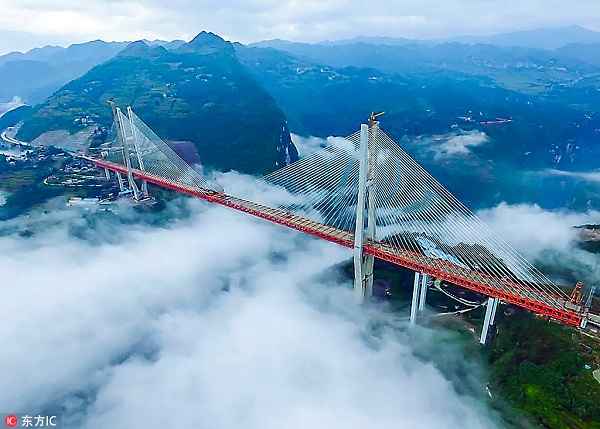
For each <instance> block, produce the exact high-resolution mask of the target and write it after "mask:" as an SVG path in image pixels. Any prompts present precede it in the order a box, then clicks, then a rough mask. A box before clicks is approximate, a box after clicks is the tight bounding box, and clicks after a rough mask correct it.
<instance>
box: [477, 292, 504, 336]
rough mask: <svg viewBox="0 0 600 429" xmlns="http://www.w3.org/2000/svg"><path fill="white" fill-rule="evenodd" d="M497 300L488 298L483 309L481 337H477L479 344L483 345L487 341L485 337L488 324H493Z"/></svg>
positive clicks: (488, 327)
mask: <svg viewBox="0 0 600 429" xmlns="http://www.w3.org/2000/svg"><path fill="white" fill-rule="evenodd" d="M498 301H499V299H498V298H492V297H489V298H488V302H487V305H486V309H485V317H484V319H483V327H482V329H481V337H480V338H479V344H482V345H485V344H486V343H487V337H488V332H489V329H490V326H493V325H494V319H495V317H496V310H497V309H498Z"/></svg>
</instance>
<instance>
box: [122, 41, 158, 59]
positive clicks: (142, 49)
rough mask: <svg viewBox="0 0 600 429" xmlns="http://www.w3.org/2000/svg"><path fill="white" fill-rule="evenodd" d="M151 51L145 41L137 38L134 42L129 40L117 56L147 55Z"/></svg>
mask: <svg viewBox="0 0 600 429" xmlns="http://www.w3.org/2000/svg"><path fill="white" fill-rule="evenodd" d="M150 51H151V48H150V46H148V45H147V44H146V43H145V42H143V41H141V40H138V41H136V42H131V43H130V44H129V45H127V46H126V47H125V49H123V50H122V51H121V52H119V54H118V56H120V57H137V56H142V55H147V54H149V53H150Z"/></svg>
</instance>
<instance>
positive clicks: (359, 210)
mask: <svg viewBox="0 0 600 429" xmlns="http://www.w3.org/2000/svg"><path fill="white" fill-rule="evenodd" d="M367 133H368V128H367V125H365V124H362V125H361V126H360V146H359V148H358V202H357V205H356V227H355V230H354V297H355V299H356V301H357V302H358V303H362V302H363V301H364V299H365V273H364V266H363V238H364V233H365V191H366V184H367V150H368V149H367ZM371 275H372V274H371Z"/></svg>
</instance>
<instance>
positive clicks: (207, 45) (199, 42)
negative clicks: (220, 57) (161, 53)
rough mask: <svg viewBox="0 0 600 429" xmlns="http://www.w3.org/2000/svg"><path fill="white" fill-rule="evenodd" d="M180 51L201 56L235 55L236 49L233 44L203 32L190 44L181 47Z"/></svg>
mask: <svg viewBox="0 0 600 429" xmlns="http://www.w3.org/2000/svg"><path fill="white" fill-rule="evenodd" d="M179 50H181V51H183V52H196V53H200V54H210V53H214V52H223V53H225V52H226V53H228V54H233V53H234V49H233V46H232V45H231V43H229V42H226V41H225V40H223V39H222V38H221V37H219V36H217V35H216V34H214V33H211V32H206V31H202V32H201V33H199V34H198V35H197V36H196V37H194V38H193V39H192V40H190V41H189V42H188V43H185V44H183V45H181V47H180V48H179Z"/></svg>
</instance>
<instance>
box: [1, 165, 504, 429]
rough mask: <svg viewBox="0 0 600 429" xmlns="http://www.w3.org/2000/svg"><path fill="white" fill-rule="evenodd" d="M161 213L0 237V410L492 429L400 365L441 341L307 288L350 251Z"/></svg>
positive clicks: (75, 423) (432, 374)
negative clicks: (375, 329) (419, 343)
mask: <svg viewBox="0 0 600 429" xmlns="http://www.w3.org/2000/svg"><path fill="white" fill-rule="evenodd" d="M224 180H229V183H228V186H241V187H243V186H247V184H243V183H242V184H237V185H235V183H234V182H236V180H239V178H238V179H236V177H235V175H232V176H228V177H225V178H224ZM270 198H272V199H276V196H273V197H270ZM168 210H169V211H168V213H167V214H168V215H170V216H172V217H173V220H172V221H171V222H168V223H164V222H162V221H161V219H160V218H155V217H153V215H151V214H146V215H144V216H143V217H141V218H140V217H139V216H138V215H136V214H134V213H133V212H131V211H130V209H127V208H125V207H121V208H119V211H120V217H119V218H118V220H117V219H113V217H112V216H110V213H104V214H103V213H97V214H96V215H95V216H94V215H87V216H82V213H83V212H79V211H77V210H69V211H53V212H50V213H49V214H48V215H44V214H42V213H39V214H36V215H32V216H30V217H29V218H28V219H19V220H15V221H13V224H12V226H13V227H14V226H20V227H21V228H24V227H25V226H26V227H27V229H29V230H33V231H35V235H34V236H33V237H30V238H21V237H19V236H16V235H8V236H3V237H0V266H1V267H2V269H3V272H4V273H10V276H9V277H6V276H5V277H4V278H3V281H2V283H0V312H1V313H2V315H3V317H4V318H5V319H6V320H8V321H10V323H5V324H2V325H1V326H0V344H2V345H3V346H2V348H0V379H2V383H0V403H2V404H3V407H4V409H6V410H31V411H32V412H34V411H36V410H41V409H42V408H44V407H46V406H60V407H65V410H66V411H65V419H66V421H67V423H68V425H67V427H82V428H105V427H115V428H120V427H123V428H125V427H128V428H130V427H149V428H153V427H156V428H158V427H161V428H162V427H177V426H194V427H211V428H212V427H219V428H238V427H245V428H250V429H251V428H261V429H263V428H280V427H286V428H287V427H289V428H294V427H298V428H305V427H328V428H337V427H339V428H347V427H360V428H368V427H373V428H375V427H376V428H386V427H389V428H392V427H393V428H398V427H406V428H415V427H423V428H429V427H446V428H453V427H456V428H459V427H460V428H480V427H486V428H487V427H493V426H494V423H493V422H492V421H491V420H490V417H489V412H488V411H486V410H485V408H484V407H483V406H482V405H481V404H478V403H477V402H475V401H474V400H473V399H470V398H469V397H468V396H465V395H459V394H457V393H456V392H455V391H454V388H453V387H452V383H451V382H450V381H449V380H448V378H447V377H452V375H451V374H443V373H442V372H440V371H439V370H438V369H436V367H435V366H434V365H433V364H432V362H431V361H429V360H428V359H423V357H422V356H421V357H419V358H417V357H416V356H414V355H413V348H412V343H413V341H414V339H415V338H418V337H420V336H425V337H430V338H427V339H428V340H429V341H434V342H435V338H436V336H439V335H440V334H438V333H436V332H434V331H428V330H425V329H416V330H413V331H411V335H410V336H408V335H407V333H406V331H405V326H404V325H403V324H401V323H400V324H398V323H399V322H395V323H392V322H391V320H390V319H391V318H390V317H389V315H387V314H386V313H385V311H383V310H379V309H374V308H370V307H358V306H356V305H355V304H354V303H353V297H352V291H351V289H350V287H351V285H350V284H348V283H349V282H347V281H340V280H336V279H334V278H332V277H331V276H321V277H318V276H317V275H318V274H320V273H321V272H322V270H323V269H325V268H327V267H330V266H331V265H333V264H335V263H338V262H340V261H342V260H346V259H347V258H348V257H349V256H350V254H349V251H348V250H346V249H343V248H340V247H337V246H335V245H332V244H329V243H325V242H321V241H318V240H314V239H311V238H308V237H305V236H302V235H300V234H298V233H296V232H293V231H290V230H286V229H283V228H281V227H277V226H272V225H270V224H268V223H266V222H263V221H260V220H255V219H252V218H251V217H248V216H246V215H243V214H239V213H235V212H233V211H229V210H227V209H223V208H219V207H214V206H208V205H206V204H204V203H201V202H198V201H190V202H189V203H187V202H183V203H182V202H181V201H179V202H175V203H172V204H171V205H170V206H169V209H168ZM187 211H191V215H190V216H189V217H186V216H182V213H183V214H184V213H186V212H187ZM9 226H10V225H9ZM9 230H10V228H9V229H4V231H5V232H6V231H9ZM78 236H84V237H85V239H81V238H76V237H78ZM376 320H378V321H379V322H378V324H379V325H381V324H382V323H383V328H382V330H381V332H380V334H378V335H377V336H372V335H371V334H370V331H369V329H368V328H367V327H368V326H370V325H372V323H373V322H374V321H376ZM386 326H387V327H386ZM367 340H368V341H367ZM436 353H442V354H444V353H445V354H446V355H448V357H449V359H448V360H447V361H448V362H452V359H451V357H452V353H449V352H448V350H445V351H444V350H437V351H436ZM448 371H450V370H449V369H448ZM480 386H481V385H480ZM481 387H482V386H481ZM431 404H435V406H433V407H432V406H431Z"/></svg>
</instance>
